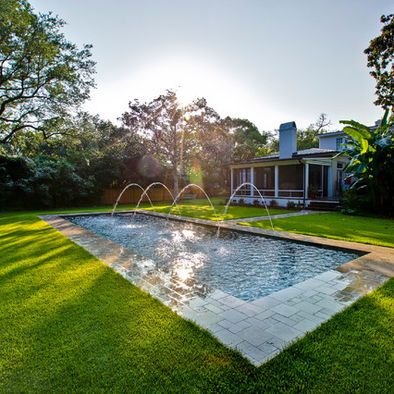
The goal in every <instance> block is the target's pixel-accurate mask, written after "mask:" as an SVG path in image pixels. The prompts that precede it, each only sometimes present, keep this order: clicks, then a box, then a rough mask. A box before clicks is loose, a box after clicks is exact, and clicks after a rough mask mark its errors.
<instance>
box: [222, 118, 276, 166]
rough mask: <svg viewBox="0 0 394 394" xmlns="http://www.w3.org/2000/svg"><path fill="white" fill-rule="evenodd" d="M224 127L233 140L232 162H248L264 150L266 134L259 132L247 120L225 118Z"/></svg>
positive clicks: (266, 139) (266, 140)
mask: <svg viewBox="0 0 394 394" xmlns="http://www.w3.org/2000/svg"><path fill="white" fill-rule="evenodd" d="M225 124H226V127H227V129H228V131H229V133H230V134H232V136H233V139H234V152H233V159H234V160H248V159H251V158H252V157H256V156H257V155H258V153H259V151H260V150H262V149H265V148H266V145H267V142H268V133H266V132H260V130H259V129H258V128H257V126H256V125H255V124H254V123H252V122H251V121H249V120H247V119H239V118H226V119H225Z"/></svg>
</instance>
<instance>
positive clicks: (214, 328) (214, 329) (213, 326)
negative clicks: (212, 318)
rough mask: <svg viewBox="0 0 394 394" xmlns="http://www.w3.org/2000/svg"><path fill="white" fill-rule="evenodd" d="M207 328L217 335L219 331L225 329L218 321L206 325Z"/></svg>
mask: <svg viewBox="0 0 394 394" xmlns="http://www.w3.org/2000/svg"><path fill="white" fill-rule="evenodd" d="M205 329H206V330H208V331H209V332H211V333H212V334H215V335H216V333H217V332H218V331H220V330H223V327H222V326H219V324H217V323H214V324H208V325H207V326H206V327H205Z"/></svg>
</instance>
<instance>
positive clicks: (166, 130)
mask: <svg viewBox="0 0 394 394" xmlns="http://www.w3.org/2000/svg"><path fill="white" fill-rule="evenodd" d="M219 119H220V118H219V116H218V115H217V114H216V112H215V111H214V110H213V109H212V108H210V107H208V105H207V102H206V100H205V99H197V100H195V101H194V102H193V103H191V104H190V105H187V106H182V105H181V104H180V103H179V101H178V98H177V95H176V93H175V92H174V91H172V90H168V91H167V92H166V93H165V94H163V95H160V96H159V97H157V98H156V99H154V100H152V101H151V102H149V103H140V102H139V101H138V100H134V101H133V102H130V103H129V110H128V111H127V112H125V113H124V114H123V115H122V117H121V120H122V122H123V124H124V126H125V127H127V128H129V129H130V131H131V132H133V133H137V134H139V135H140V136H142V137H143V138H144V144H145V146H146V148H147V150H148V152H150V153H151V154H152V155H153V156H154V157H155V158H156V159H157V160H159V162H160V163H161V164H163V165H166V166H168V167H169V168H170V171H171V173H172V181H173V188H174V193H178V191H179V183H180V180H181V179H185V178H186V177H187V172H188V169H189V168H190V164H191V161H192V159H193V157H195V156H196V152H198V151H199V141H201V138H202V137H201V136H202V135H205V138H210V135H209V133H207V130H208V129H207V126H208V124H212V123H215V122H218V121H219ZM204 131H205V132H206V133H205V134H204Z"/></svg>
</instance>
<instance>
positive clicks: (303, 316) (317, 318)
mask: <svg viewBox="0 0 394 394" xmlns="http://www.w3.org/2000/svg"><path fill="white" fill-rule="evenodd" d="M294 316H299V317H300V318H301V320H303V319H308V320H311V321H314V322H316V323H317V324H321V323H323V322H325V321H326V320H327V319H328V318H327V315H325V314H324V316H322V315H319V312H318V313H316V314H315V315H312V314H310V313H308V312H305V311H300V312H298V313H297V314H296V315H294Z"/></svg>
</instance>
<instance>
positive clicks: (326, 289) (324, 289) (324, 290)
mask: <svg viewBox="0 0 394 394" xmlns="http://www.w3.org/2000/svg"><path fill="white" fill-rule="evenodd" d="M337 291H338V290H337V289H336V288H335V287H331V286H321V287H319V292H320V293H324V294H328V295H332V294H334V293H335V292H337Z"/></svg>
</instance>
